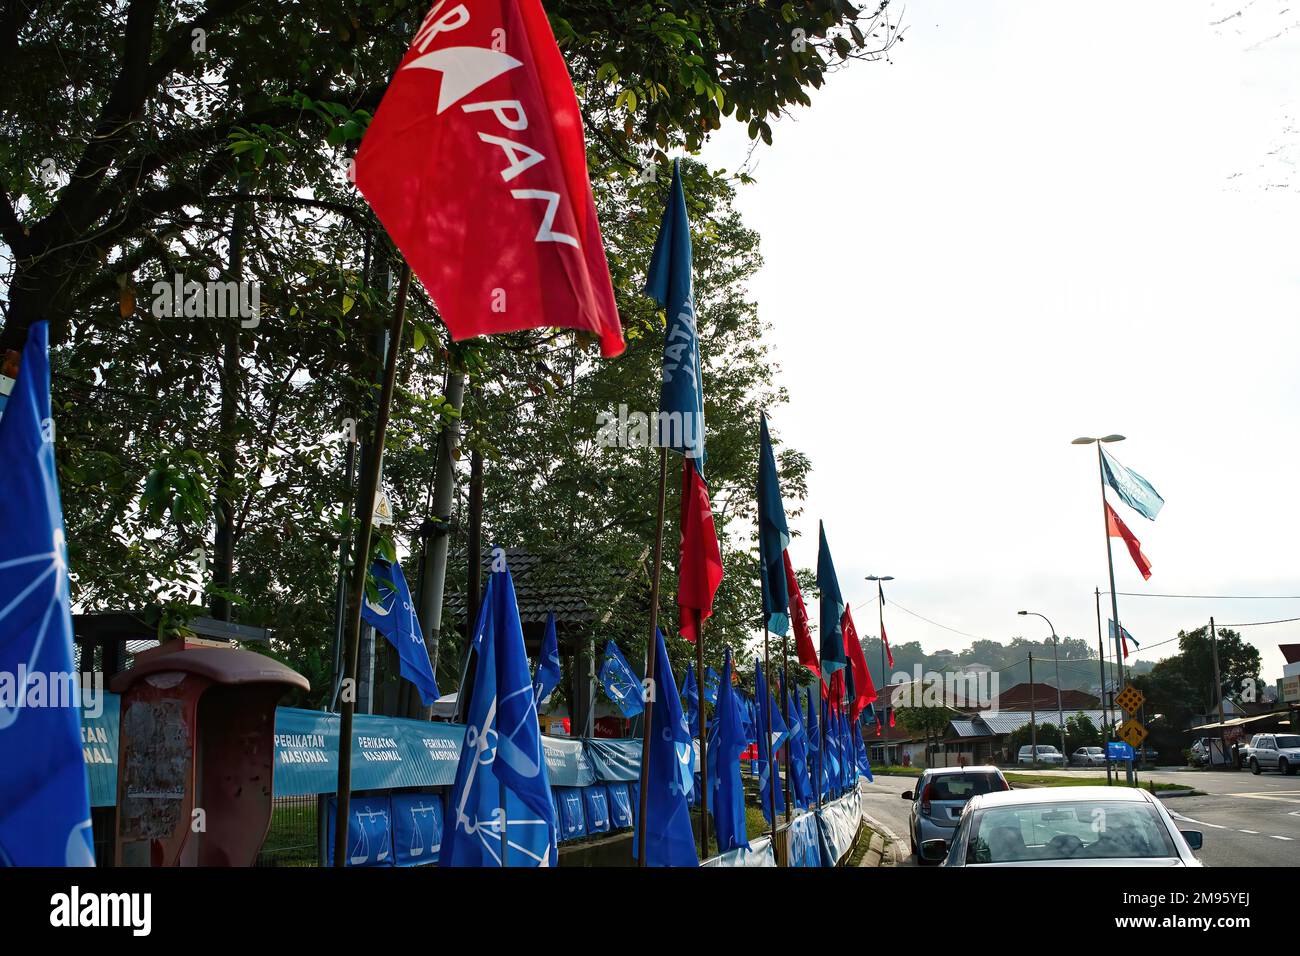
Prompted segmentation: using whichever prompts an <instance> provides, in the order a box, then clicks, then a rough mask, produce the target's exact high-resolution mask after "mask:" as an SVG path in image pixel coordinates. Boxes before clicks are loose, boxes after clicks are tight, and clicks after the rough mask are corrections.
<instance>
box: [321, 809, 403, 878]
mask: <svg viewBox="0 0 1300 956" xmlns="http://www.w3.org/2000/svg"><path fill="white" fill-rule="evenodd" d="M337 814H338V806H337V801H335V800H330V801H329V814H328V822H329V829H328V831H326V832H328V833H329V851H328V852H329V856H328V859H329V863H330V866H333V865H334V834H335V833H336V832H337V831H336V830H335V824H334V821H335V819H336V817H337ZM393 862H394V861H393V807H392V802H391V801H390V800H389V798H388V797H357V796H354V797H352V799H351V800H350V801H349V802H348V845H347V865H348V866H392V865H393Z"/></svg>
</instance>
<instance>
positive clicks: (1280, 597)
mask: <svg viewBox="0 0 1300 956" xmlns="http://www.w3.org/2000/svg"><path fill="white" fill-rule="evenodd" d="M1101 593H1102V594H1110V592H1109V591H1102V592H1101ZM1115 594H1116V595H1118V596H1119V597H1145V598H1180V599H1183V600H1198V601H1199V600H1204V601H1300V594H1150V593H1148V592H1146V591H1116V592H1115Z"/></svg>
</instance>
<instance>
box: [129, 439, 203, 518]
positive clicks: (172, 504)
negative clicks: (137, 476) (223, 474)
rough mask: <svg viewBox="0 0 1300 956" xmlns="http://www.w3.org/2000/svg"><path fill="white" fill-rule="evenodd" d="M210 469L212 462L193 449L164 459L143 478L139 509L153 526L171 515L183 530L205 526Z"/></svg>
mask: <svg viewBox="0 0 1300 956" xmlns="http://www.w3.org/2000/svg"><path fill="white" fill-rule="evenodd" d="M210 470H212V465H211V463H210V462H209V461H208V460H207V459H206V458H205V457H204V456H203V455H201V454H200V453H199V452H197V451H195V450H193V449H187V450H185V451H181V452H178V453H176V454H174V455H168V456H165V457H164V458H162V459H160V460H159V461H158V463H157V464H155V465H154V467H153V468H152V469H150V471H149V475H148V477H147V478H146V479H145V483H144V492H143V494H142V495H141V496H140V507H141V509H142V510H143V511H144V513H145V514H146V515H147V516H148V518H149V520H150V521H152V522H153V523H155V524H160V523H162V521H163V519H164V517H165V516H167V515H170V517H171V520H172V521H173V522H175V523H176V524H177V525H179V526H182V527H185V526H198V527H201V526H203V525H205V524H206V523H207V521H208V514H209V508H210V504H211V501H212V489H211V484H210V482H209V480H208V477H207V472H208V471H210Z"/></svg>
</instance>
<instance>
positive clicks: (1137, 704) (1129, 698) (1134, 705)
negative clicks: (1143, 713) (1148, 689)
mask: <svg viewBox="0 0 1300 956" xmlns="http://www.w3.org/2000/svg"><path fill="white" fill-rule="evenodd" d="M1145 700H1146V697H1144V696H1143V695H1142V691H1140V690H1138V689H1137V688H1136V687H1134V686H1133V685H1132V684H1129V685H1127V686H1126V687H1125V688H1124V689H1123V690H1122V691H1120V692H1119V696H1117V697H1116V698H1115V703H1117V704H1119V705H1120V706H1121V707H1123V708H1124V713H1126V714H1128V715H1129V716H1130V717H1131V716H1132V715H1134V714H1136V713H1137V712H1138V711H1139V710H1141V709H1142V704H1143V702H1144V701H1145Z"/></svg>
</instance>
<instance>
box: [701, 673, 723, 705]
mask: <svg viewBox="0 0 1300 956" xmlns="http://www.w3.org/2000/svg"><path fill="white" fill-rule="evenodd" d="M704 673H705V676H704V700H705V702H706V703H709V704H716V703H717V702H718V681H719V679H720V678H719V677H718V672H717V671H715V670H714V669H713V668H712V667H710V668H708V669H707V670H706V671H705V672H704Z"/></svg>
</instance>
